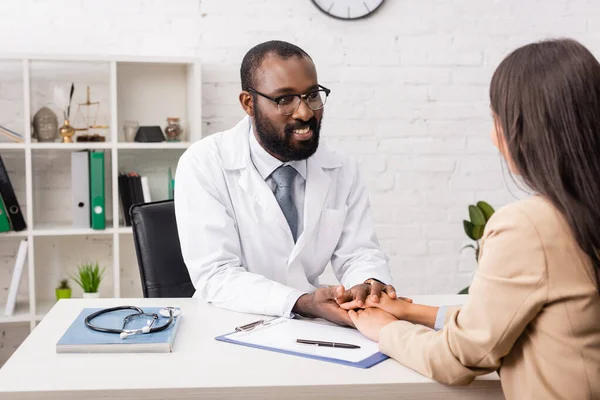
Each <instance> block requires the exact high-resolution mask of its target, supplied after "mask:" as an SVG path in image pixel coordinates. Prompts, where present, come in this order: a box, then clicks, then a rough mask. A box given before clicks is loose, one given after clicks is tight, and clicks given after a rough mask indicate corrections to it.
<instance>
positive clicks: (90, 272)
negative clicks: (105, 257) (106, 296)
mask: <svg viewBox="0 0 600 400" xmlns="http://www.w3.org/2000/svg"><path fill="white" fill-rule="evenodd" d="M103 275H104V268H102V270H100V266H99V265H98V263H97V262H96V263H95V264H92V263H84V264H81V265H80V266H79V267H78V269H77V275H71V279H73V280H74V281H75V282H77V284H78V285H79V286H81V288H82V289H83V291H84V292H85V293H96V292H98V286H100V282H102V277H103Z"/></svg>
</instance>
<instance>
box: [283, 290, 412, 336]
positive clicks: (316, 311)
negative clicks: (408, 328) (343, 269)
mask: <svg viewBox="0 0 600 400" xmlns="http://www.w3.org/2000/svg"><path fill="white" fill-rule="evenodd" d="M411 303H412V300H411V299H408V298H404V297H401V298H398V297H397V295H396V290H395V289H394V287H393V286H392V285H382V284H381V283H379V282H377V281H372V283H362V284H358V285H356V286H353V287H352V288H350V289H345V288H344V287H343V286H341V285H340V286H333V287H327V288H319V289H317V290H316V291H315V292H313V293H310V294H305V295H302V296H301V297H300V298H299V299H298V301H297V302H296V305H295V306H294V309H293V312H295V313H298V314H300V315H302V316H304V317H309V318H323V319H326V320H329V321H331V322H334V323H336V324H338V325H343V326H351V327H355V328H357V329H358V330H359V331H360V332H361V333H362V334H363V335H365V336H366V337H368V338H369V339H371V340H375V341H379V332H380V331H381V329H382V328H383V327H384V326H386V325H387V324H389V323H391V322H395V321H397V320H399V319H406V316H407V314H408V307H409V306H410V305H411Z"/></svg>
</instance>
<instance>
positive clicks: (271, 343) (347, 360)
mask: <svg viewBox="0 0 600 400" xmlns="http://www.w3.org/2000/svg"><path fill="white" fill-rule="evenodd" d="M299 338H301V339H312V340H324V341H328V340H332V338H335V339H336V340H335V341H339V342H345V343H353V344H357V345H360V346H361V349H358V350H355V349H342V348H325V347H317V346H311V345H304V344H298V343H296V340H297V339H299ZM215 339H216V340H218V341H221V342H226V343H231V344H237V345H241V346H247V347H252V348H255V349H260V350H267V351H273V352H277V353H283V354H288V355H292V356H298V357H304V358H310V359H313V360H320V361H325V362H331V363H335V364H341V365H346V366H350V367H356V368H365V369H366V368H371V367H373V366H374V365H377V364H379V363H380V362H382V361H385V360H387V359H388V358H389V357H388V356H386V355H385V354H383V353H381V352H379V349H378V344H377V343H376V342H373V341H371V340H369V339H367V338H366V337H364V336H362V334H360V332H358V331H357V330H356V329H352V328H345V327H341V326H337V325H333V324H330V323H321V322H319V321H313V320H299V319H293V318H286V317H279V318H275V319H272V320H259V321H255V322H252V323H250V324H247V325H242V326H239V327H236V328H235V330H234V331H233V332H230V333H227V334H224V335H221V336H217V337H216V338H215ZM332 341H333V340H332Z"/></svg>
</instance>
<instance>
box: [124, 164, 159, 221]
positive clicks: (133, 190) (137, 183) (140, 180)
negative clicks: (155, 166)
mask: <svg viewBox="0 0 600 400" xmlns="http://www.w3.org/2000/svg"><path fill="white" fill-rule="evenodd" d="M119 195H120V197H121V210H122V212H123V221H125V226H131V218H130V216H129V209H130V208H131V206H133V205H134V204H141V203H149V202H151V201H152V199H151V198H150V186H149V185H148V177H146V176H140V175H139V174H138V173H137V172H128V173H120V174H119Z"/></svg>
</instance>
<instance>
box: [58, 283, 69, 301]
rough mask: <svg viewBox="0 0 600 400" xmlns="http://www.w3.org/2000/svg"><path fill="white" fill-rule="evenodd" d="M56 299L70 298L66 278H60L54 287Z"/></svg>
mask: <svg viewBox="0 0 600 400" xmlns="http://www.w3.org/2000/svg"><path fill="white" fill-rule="evenodd" d="M55 292H56V300H57V301H58V300H60V299H70V298H71V287H70V286H69V281H68V280H67V279H61V280H60V285H59V286H58V287H57V288H56V290H55Z"/></svg>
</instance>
